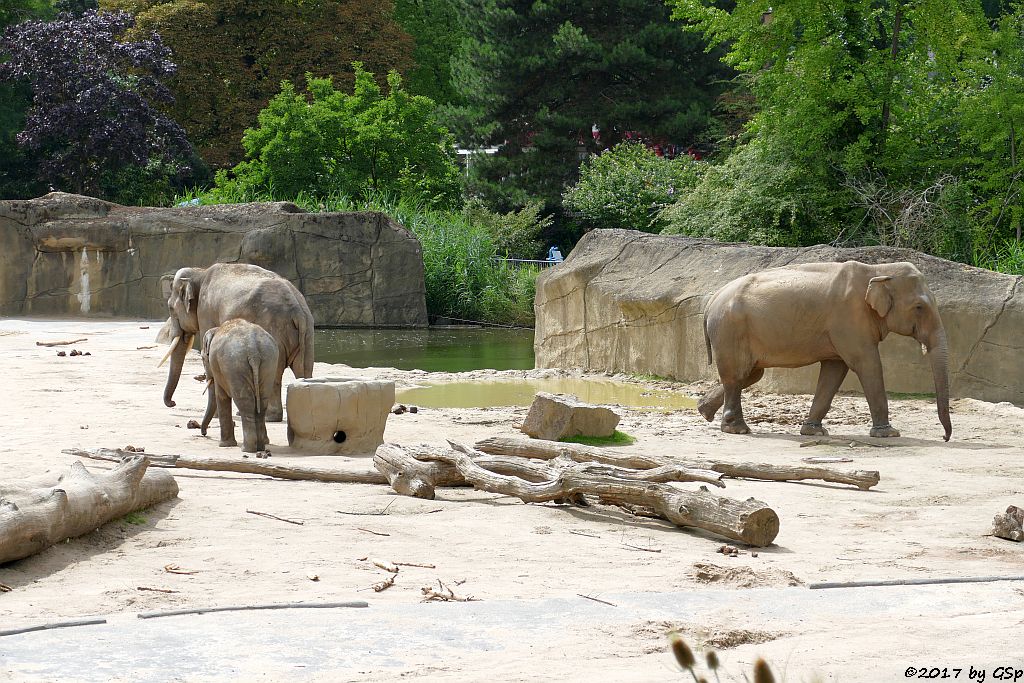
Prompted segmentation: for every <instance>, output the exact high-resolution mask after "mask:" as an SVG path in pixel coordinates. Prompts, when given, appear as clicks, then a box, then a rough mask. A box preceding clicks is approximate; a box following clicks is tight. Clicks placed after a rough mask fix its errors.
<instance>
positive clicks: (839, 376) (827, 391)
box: [800, 360, 850, 436]
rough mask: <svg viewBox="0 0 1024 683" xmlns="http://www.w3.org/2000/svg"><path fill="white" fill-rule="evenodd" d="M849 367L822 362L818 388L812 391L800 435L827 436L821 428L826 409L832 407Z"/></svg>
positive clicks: (839, 361) (841, 363) (837, 362)
mask: <svg viewBox="0 0 1024 683" xmlns="http://www.w3.org/2000/svg"><path fill="white" fill-rule="evenodd" d="M849 371H850V366H848V365H847V364H846V363H844V362H843V361H841V360H823V361H821V369H820V370H819V371H818V387H817V388H816V389H815V390H814V400H813V401H811V411H810V413H808V415H807V420H806V421H805V422H804V423H803V425H801V427H800V433H801V434H803V435H804V436H828V430H827V429H825V428H824V427H822V426H821V421H822V420H824V419H825V415H826V414H827V413H828V409H829V408H831V407H832V399H833V398H834V397H835V395H836V392H837V391H839V387H840V386H841V385H842V383H843V380H844V379H846V373H847V372H849Z"/></svg>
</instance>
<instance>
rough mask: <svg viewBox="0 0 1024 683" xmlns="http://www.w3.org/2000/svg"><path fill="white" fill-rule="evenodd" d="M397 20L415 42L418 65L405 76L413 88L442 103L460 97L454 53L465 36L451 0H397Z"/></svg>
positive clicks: (414, 51)
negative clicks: (456, 80)
mask: <svg viewBox="0 0 1024 683" xmlns="http://www.w3.org/2000/svg"><path fill="white" fill-rule="evenodd" d="M395 20H396V21H398V23H399V24H401V26H402V28H403V29H405V31H406V32H407V33H408V34H409V35H410V36H412V39H413V40H414V41H415V43H416V47H415V48H414V49H413V52H412V58H413V60H414V61H415V62H416V66H415V67H413V68H412V70H410V71H409V74H408V76H407V78H406V82H407V83H408V88H409V91H410V92H413V93H415V94H417V95H425V96H427V97H429V98H430V99H432V100H434V101H435V102H437V103H438V104H439V105H440V104H449V103H452V102H456V101H457V100H458V99H459V97H458V93H457V92H456V90H455V87H454V85H453V84H452V64H451V63H452V57H453V56H454V55H455V54H456V53H457V52H458V50H459V47H460V46H461V44H462V41H463V39H464V37H465V32H464V31H463V29H462V26H461V25H460V24H459V17H458V12H457V11H456V9H455V6H454V5H453V3H452V2H451V1H450V0H395Z"/></svg>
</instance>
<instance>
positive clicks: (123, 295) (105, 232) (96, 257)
mask: <svg viewBox="0 0 1024 683" xmlns="http://www.w3.org/2000/svg"><path fill="white" fill-rule="evenodd" d="M217 262H226V263H231V262H240V263H253V264H256V265H258V266H262V267H264V268H267V269H269V270H272V271H274V272H276V273H278V274H280V275H282V276H284V277H286V278H288V279H289V280H291V281H292V282H293V283H294V284H295V286H296V287H298V288H299V291H301V292H302V293H303V294H304V295H305V297H306V301H307V302H309V308H310V310H311V311H312V312H313V319H314V321H315V322H316V324H317V325H318V326H319V325H327V326H331V325H352V326H419V325H426V324H427V310H426V301H425V289H424V283H423V255H422V252H421V249H420V243H419V241H418V240H417V239H416V237H415V236H414V235H412V233H410V232H409V231H408V230H406V229H405V228H403V227H402V226H401V225H399V224H397V223H395V222H394V221H392V220H391V219H389V218H388V217H387V216H385V215H383V214H379V213H306V212H304V211H302V210H301V209H299V208H298V207H297V206H295V205H294V204H291V203H287V202H275V203H259V204H235V205H223V206H187V207H175V208H150V207H127V206H120V205H117V204H111V203H109V202H104V201H100V200H98V199H93V198H90V197H83V196H79V195H72V194H64V193H60V192H53V193H50V194H48V195H46V196H45V197H41V198H39V199H30V200H17V201H0V315H6V316H11V315H85V316H96V315H101V316H130V317H140V318H164V317H166V316H167V294H168V291H169V283H170V280H171V278H173V276H174V273H175V271H176V270H177V269H178V268H181V267H184V266H201V267H205V266H209V265H211V264H213V263H217Z"/></svg>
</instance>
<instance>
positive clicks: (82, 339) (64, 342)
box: [36, 337, 89, 346]
mask: <svg viewBox="0 0 1024 683" xmlns="http://www.w3.org/2000/svg"><path fill="white" fill-rule="evenodd" d="M84 341H89V340H88V338H86V337H82V338H80V339H69V340H68V341H55V342H41V341H37V342H36V346H68V345H70V344H77V343H78V342H84Z"/></svg>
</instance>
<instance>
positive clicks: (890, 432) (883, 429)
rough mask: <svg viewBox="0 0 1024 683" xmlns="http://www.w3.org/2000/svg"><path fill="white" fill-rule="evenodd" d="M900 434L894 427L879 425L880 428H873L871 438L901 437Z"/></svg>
mask: <svg viewBox="0 0 1024 683" xmlns="http://www.w3.org/2000/svg"><path fill="white" fill-rule="evenodd" d="M899 435H900V432H899V430H898V429H894V428H893V426H892V425H879V426H878V427H872V428H871V436H874V437H879V438H885V437H890V436H899Z"/></svg>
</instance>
